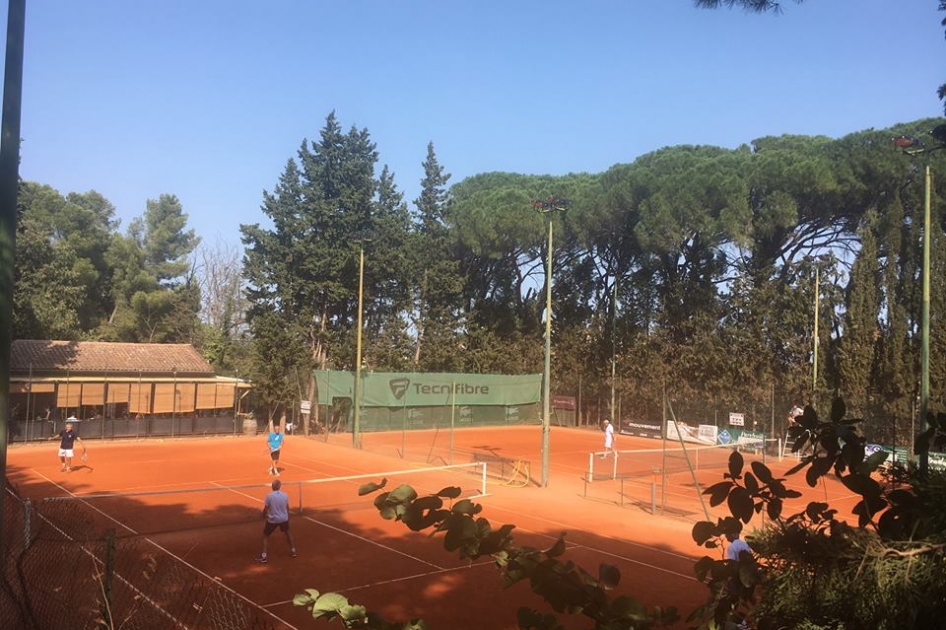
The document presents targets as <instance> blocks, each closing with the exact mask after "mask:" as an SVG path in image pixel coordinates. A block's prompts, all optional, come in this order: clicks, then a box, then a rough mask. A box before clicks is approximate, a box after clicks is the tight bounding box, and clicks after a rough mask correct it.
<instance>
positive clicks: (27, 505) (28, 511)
mask: <svg viewBox="0 0 946 630" xmlns="http://www.w3.org/2000/svg"><path fill="white" fill-rule="evenodd" d="M32 519H33V502H32V501H30V500H29V499H27V500H26V501H25V502H24V503H23V549H22V550H21V551H25V550H26V549H27V548H28V547H29V546H30V536H31V530H32V528H33V526H32Z"/></svg>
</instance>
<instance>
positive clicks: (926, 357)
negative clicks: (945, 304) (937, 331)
mask: <svg viewBox="0 0 946 630" xmlns="http://www.w3.org/2000/svg"><path fill="white" fill-rule="evenodd" d="M931 184H932V176H931V175H930V165H929V164H927V165H926V186H925V193H924V199H923V307H922V309H921V320H920V337H921V340H920V344H921V345H920V431H921V432H922V431H926V414H927V413H928V412H929V408H930V188H931ZM928 466H929V453H928V451H924V452H923V453H922V454H921V455H920V470H921V471H922V472H926V470H927V467H928Z"/></svg>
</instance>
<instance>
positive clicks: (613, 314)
mask: <svg viewBox="0 0 946 630" xmlns="http://www.w3.org/2000/svg"><path fill="white" fill-rule="evenodd" d="M617 316H618V279H617V276H615V277H614V299H613V300H612V304H611V420H612V421H615V420H617V422H618V430H620V428H621V420H620V418H619V417H618V416H617V410H616V409H615V407H614V379H615V374H616V372H617V361H616V359H615V353H616V349H615V334H614V324H615V321H616V320H617Z"/></svg>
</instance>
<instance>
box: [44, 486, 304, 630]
mask: <svg viewBox="0 0 946 630" xmlns="http://www.w3.org/2000/svg"><path fill="white" fill-rule="evenodd" d="M30 470H31V471H32V472H34V473H36V474H37V475H39V476H40V477H42V478H43V479H45V480H46V481H48V482H49V483H51V484H53V485H54V486H56V487H57V488H59V489H60V490H62V491H63V492H65V493H66V494H68V495H69V496H72V497H74V498H76V499H78V500H80V501H82V503H84V504H85V505H87V506H88V507H90V508H92V509H93V510H95V511H96V512H98V513H99V514H101V515H102V516H104V517H105V518H107V519H108V520H110V521H112V522H113V523H115V524H116V525H118V526H119V527H123V528H124V529H126V530H128V531H129V532H131V533H132V534H134V535H135V536H139V535H140V534H138V532H136V531H135V530H134V529H132V528H131V527H129V526H128V525H126V524H125V523H123V522H121V521H119V520H118V519H117V518H115V517H113V516H110V515H109V514H106V513H105V512H103V511H102V510H100V509H99V508H97V507H95V506H94V505H92V504H91V503H89V502H88V501H86V500H85V499H83V498H82V497H80V496H78V495H77V494H75V493H73V492H72V491H71V490H69V489H68V488H65V487H63V486H61V485H60V484H58V483H56V482H55V481H53V480H52V479H50V478H49V477H47V476H46V475H44V474H42V473H41V472H38V471H36V470H35V469H30ZM143 540H146V541H147V542H149V543H151V544H152V545H154V546H155V547H157V548H158V549H160V550H161V551H163V552H164V553H166V554H167V555H169V556H171V557H172V558H174V559H175V560H177V561H178V562H180V563H181V564H183V565H185V566H187V567H189V568H191V569H192V570H194V571H195V572H196V573H199V574H200V575H202V576H204V577H205V578H207V579H208V580H210V581H211V582H213V583H215V584H218V585H219V586H220V587H221V588H224V589H226V590H227V591H230V592H231V593H233V594H234V595H236V596H237V597H239V598H240V599H242V600H243V601H245V602H246V603H248V604H249V605H250V606H253V607H254V608H259V609H260V610H262V611H263V612H265V613H266V614H267V615H269V616H270V617H272V618H273V619H275V620H276V621H278V622H280V623H282V624H285V625H286V627H287V628H290V630H299V629H298V628H296V627H295V626H294V625H292V624H291V623H289V622H288V621H286V620H285V619H283V618H282V617H280V616H278V615H277V614H275V613H274V612H273V611H271V610H269V609H268V608H265V607H263V606H260V605H259V604H257V603H256V602H254V601H253V600H251V599H249V598H248V597H244V596H243V595H241V594H240V593H238V592H237V591H235V590H233V589H232V588H230V587H229V586H227V585H226V584H224V583H223V582H221V581H220V580H215V579H214V578H213V577H212V576H210V575H208V574H206V573H204V572H203V571H201V570H200V569H198V568H197V567H195V566H194V565H192V564H191V563H190V562H188V561H187V560H185V559H184V558H181V557H180V556H178V555H177V554H174V553H171V552H170V551H169V550H168V549H165V548H164V547H162V546H161V545H159V544H158V543H156V542H155V541H153V540H151V539H150V538H148V537H147V536H144V537H143Z"/></svg>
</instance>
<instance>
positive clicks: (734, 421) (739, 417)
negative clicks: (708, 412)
mask: <svg viewBox="0 0 946 630" xmlns="http://www.w3.org/2000/svg"><path fill="white" fill-rule="evenodd" d="M745 425H746V414H744V413H731V414H729V426H731V427H742V426H745Z"/></svg>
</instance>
